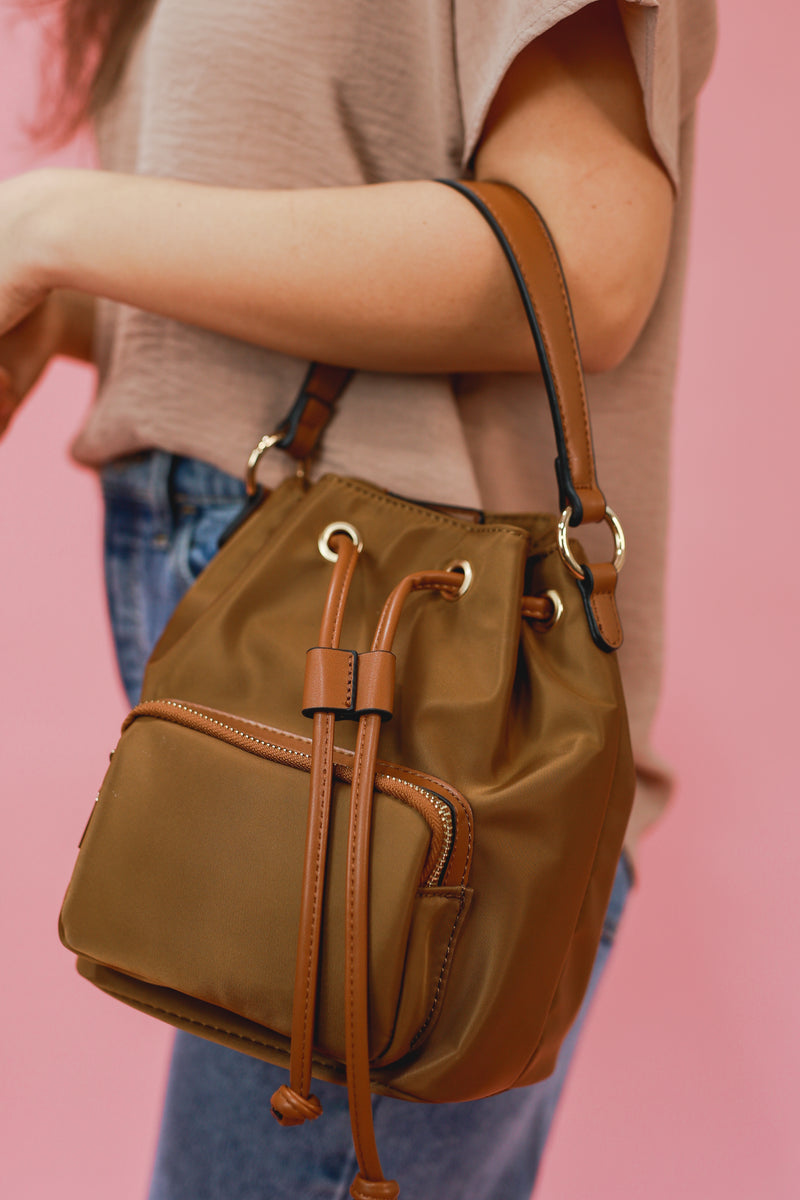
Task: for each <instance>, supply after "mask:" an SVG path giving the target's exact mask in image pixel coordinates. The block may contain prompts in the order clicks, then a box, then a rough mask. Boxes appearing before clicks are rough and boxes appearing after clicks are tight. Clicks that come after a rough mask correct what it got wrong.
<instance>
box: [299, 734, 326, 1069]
mask: <svg viewBox="0 0 800 1200" xmlns="http://www.w3.org/2000/svg"><path fill="white" fill-rule="evenodd" d="M324 724H325V729H324V732H323V742H322V746H321V747H320V753H321V755H322V779H321V787H322V805H323V806H325V805H326V803H327V789H328V756H329V748H330V740H331V739H330V731H331V725H332V724H333V721H332V718H331V717H329V716H327V715H326V716H325V718H324ZM323 813H324V807H323ZM324 827H325V822H324V819H323V820H321V821H320V825H319V828H318V829H317V837H316V847H315V859H314V896H313V900H312V904H311V937H310V938H309V940H308V953H307V957H306V992H305V1004H304V1009H303V1037H302V1041H301V1043H300V1086H301V1088H303V1089H304V1090H305V1091H307V1090H308V1088H307V1086H306V1051H307V1048H308V1045H309V1042H310V1041H311V1040H312V1038H311V1035H310V1033H309V1015H308V1010H309V1005H310V1003H311V975H312V972H313V967H314V943H315V941H316V940H317V939H316V938H315V933H318V927H317V914H318V912H319V881H320V870H321V860H322V848H323V841H324V836H323V835H324V832H325V828H324Z"/></svg>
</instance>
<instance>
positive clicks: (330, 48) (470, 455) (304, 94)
mask: <svg viewBox="0 0 800 1200" xmlns="http://www.w3.org/2000/svg"><path fill="white" fill-rule="evenodd" d="M587 2H590V0H391V3H385V4H384V3H379V2H378V0H336V3H335V4H334V3H330V2H327V0H233V2H231V0H156V2H155V4H154V6H153V8H152V10H151V12H150V16H149V18H148V20H147V22H146V24H145V25H144V26H143V28H142V30H141V32H140V34H139V35H138V36H137V39H136V42H135V44H134V46H133V47H132V51H131V54H130V56H129V58H128V62H127V66H126V71H125V75H124V78H123V80H122V84H121V87H120V89H119V91H118V92H117V94H116V96H115V98H114V100H113V101H112V103H111V105H110V106H109V107H108V109H107V110H106V111H105V112H104V114H103V116H102V118H101V120H100V121H99V124H98V130H97V134H98V144H99V152H100V161H101V165H102V166H103V167H104V168H106V169H108V170H117V171H124V172H130V173H136V174H142V175H151V176H161V177H169V178H175V179H184V180H193V181H196V182H200V183H206V184H216V185H224V186H230V187H245V188H306V187H321V186H326V185H336V186H346V185H357V184H365V183H375V182H385V181H390V180H409V179H429V178H435V177H437V176H463V175H466V174H468V172H469V162H470V159H471V156H472V154H473V152H474V150H475V147H476V145H477V142H478V139H479V137H480V133H481V129H482V126H483V123H484V121H485V118H486V115H487V112H488V109H489V106H490V104H491V102H492V99H493V97H494V95H495V93H496V92H497V89H498V87H499V85H500V83H501V81H502V79H503V76H504V74H505V73H506V71H507V69H508V67H509V65H510V64H511V62H512V61H513V60H514V58H515V57H516V56H517V55H518V54H519V53H520V51H521V50H522V49H523V48H524V47H525V46H526V45H527V44H528V43H529V42H530V41H532V39H534V38H536V37H538V36H539V35H540V34H542V33H543V32H544V31H545V30H546V29H548V28H549V27H551V26H552V25H554V24H555V23H556V22H558V21H560V20H562V19H563V18H565V17H567V16H569V15H571V14H572V13H574V12H576V11H577V10H578V9H580V8H582V7H584V6H585V4H586V3H587ZM619 5H620V12H621V15H622V20H623V24H624V28H625V33H626V36H627V38H628V42H629V45H630V49H631V53H632V56H633V59H634V62H635V65H636V69H637V73H638V77H639V80H640V83H641V87H642V93H643V97H644V105H645V111H646V115H647V122H648V126H649V130H650V135H651V138H652V141H653V145H654V147H655V149H656V151H657V152H658V154H659V156H660V158H661V160H662V162H663V165H664V167H665V169H666V171H667V172H668V174H669V176H670V178H671V180H672V182H673V185H674V187H675V190H676V194H677V204H676V210H675V219H674V230H673V236H672V244H671V250H670V255H669V261H668V265H667V269H666V273H665V276H664V280H663V284H662V287H661V291H660V294H659V297H658V299H657V302H656V305H655V307H654V309H653V312H652V314H651V316H650V319H649V321H648V323H647V325H646V327H645V329H644V330H643V332H642V334H641V336H640V337H639V339H638V342H637V344H636V346H635V347H634V349H633V351H632V352H631V353H630V354H629V355H628V357H627V358H626V360H625V361H624V362H623V363H622V364H621V365H620V366H618V367H617V368H615V369H614V370H611V371H607V372H604V373H603V374H600V375H593V376H590V377H589V379H588V393H589V402H590V407H591V412H592V421H593V429H594V440H595V448H596V452H597V463H598V476H599V479H600V483H601V486H602V487H603V490H604V492H605V493H606V495H607V497H608V499H609V503H610V504H611V505H612V506H613V508H614V509H615V510H616V512H617V513H618V515H619V516H620V519H621V520H622V523H623V525H624V526H625V530H626V534H627V536H628V542H629V547H630V553H629V557H628V562H627V563H626V567H625V571H624V573H623V575H622V577H621V580H620V588H619V600H620V609H621V613H622V618H623V623H624V628H625V645H624V646H623V648H622V650H621V651H620V666H621V669H622V673H623V678H624V682H625V689H626V696H627V700H628V707H629V715H630V723H631V733H632V738H633V743H634V753H635V756H636V761H637V769H638V789H637V799H636V804H635V808H634V814H633V818H632V822H631V827H630V830H629V846H630V847H631V848H632V847H633V845H634V843H635V840H636V838H637V836H638V834H639V833H640V832H641V830H642V829H643V828H645V827H646V826H647V825H649V824H650V823H651V822H652V821H653V819H654V818H655V817H656V816H657V815H658V812H659V811H660V809H661V808H662V806H663V804H664V803H665V800H666V798H667V795H668V791H669V774H668V771H666V769H665V768H664V766H663V764H661V763H660V762H659V761H658V760H657V759H656V758H655V757H654V755H653V754H652V752H651V750H650V748H649V745H648V734H649V728H650V725H651V722H652V718H653V715H654V711H655V706H656V702H657V698H658V690H659V684H660V675H661V658H662V609H663V582H664V555H665V537H666V517H667V473H668V461H669V434H670V410H671V400H672V392H673V385H674V379H675V367H676V358H677V339H678V327H679V316H680V304H681V294H682V290H683V278H684V265H685V254H686V246H687V219H688V207H689V196H690V172H691V155H692V132H693V124H694V122H693V115H694V109H695V101H696V98H697V94H698V91H699V89H700V87H701V85H702V83H703V81H704V79H705V77H706V75H707V74H708V70H709V67H710V63H711V58H712V55H713V48H714V41H715V13H714V4H713V0H619ZM531 198H532V199H533V200H535V199H536V197H535V196H532V197H531ZM546 215H547V214H545V216H546ZM96 360H97V364H98V368H99V386H98V392H97V397H96V401H95V403H94V404H93V406H92V408H91V410H90V412H89V414H88V417H87V419H86V421H85V423H84V425H83V428H82V429H81V430H80V432H79V434H78V436H77V439H76V441H75V443H74V448H73V449H74V454H75V456H76V458H77V459H78V460H79V461H81V462H83V463H87V464H90V465H100V464H101V463H104V462H107V461H108V460H110V459H114V458H118V457H120V456H125V455H130V454H133V453H136V452H138V451H141V450H144V449H148V448H153V447H157V448H160V449H163V450H166V451H168V452H171V453H174V454H179V455H189V456H193V457H197V458H201V459H204V460H206V461H208V462H210V463H213V464H215V465H216V466H218V467H220V468H222V469H223V470H225V471H228V472H230V473H232V474H235V475H241V474H242V471H243V464H244V463H245V461H246V459H247V455H248V453H249V451H250V449H251V448H252V447H253V446H254V445H255V443H256V442H257V441H258V439H259V438H260V437H261V435H262V434H263V433H265V432H269V431H271V430H272V429H273V428H275V426H276V424H277V423H278V422H279V420H280V418H281V417H282V416H283V415H284V414H285V412H286V410H287V409H288V408H289V406H290V403H291V401H292V399H293V398H294V395H295V393H296V390H297V387H298V384H299V382H300V380H301V378H302V377H303V374H304V372H305V370H306V367H307V364H306V363H304V362H300V361H298V360H297V359H293V358H289V357H286V356H284V355H281V354H276V353H273V352H272V351H270V350H266V349H263V348H261V347H259V346H255V345H251V344H248V343H245V342H243V341H239V340H236V339H234V338H230V337H226V336H223V335H221V334H216V333H211V332H208V331H206V330H202V329H199V328H196V327H193V326H189V325H185V324H181V323H180V322H178V321H173V320H169V319H166V318H164V317H160V316H155V315H153V314H151V313H147V312H143V311H140V310H137V309H134V308H131V307H128V306H125V305H120V304H116V303H111V302H108V301H104V300H101V301H99V302H98V320H97V331H96ZM553 459H554V443H553V433H552V428H551V425H550V416H549V409H548V405H547V400H546V397H545V394H544V389H543V386H542V383H541V381H540V379H539V378H538V377H536V376H532V375H521V374H520V375H510V374H504V375H499V374H497V375H469V376H466V375H464V376H460V377H457V378H450V377H447V376H417V375H403V376H400V375H388V374H384V375H379V374H372V373H367V372H361V373H359V374H357V375H356V377H355V378H354V379H353V381H352V382H351V384H350V385H349V387H348V389H347V391H346V393H345V395H344V397H343V399H342V401H341V404H340V408H339V411H338V413H337V415H336V417H335V418H334V420H333V422H332V423H331V425H330V427H329V429H328V431H327V432H326V435H325V439H324V445H323V448H322V453H321V454H320V456H319V458H318V460H317V462H316V465H315V468H314V470H315V472H316V473H317V474H321V473H323V472H326V471H335V472H338V473H344V474H351V475H357V476H361V477H362V478H366V479H370V480H372V481H374V482H377V483H380V484H381V485H383V486H386V487H388V488H390V489H391V490H393V491H396V492H400V493H403V494H405V495H408V496H412V497H418V498H424V499H430V500H440V501H446V502H449V503H453V504H462V505H467V506H476V507H485V508H487V509H493V510H495V511H501V512H502V511H505V512H509V511H515V510H516V511H524V510H540V511H554V509H555V507H556V504H557V498H556V484H555V477H554V472H553ZM292 469H293V468H292V467H291V465H290V464H289V462H288V460H286V458H285V456H281V455H279V454H274V455H273V456H269V455H268V456H267V457H266V459H265V460H264V464H263V468H262V470H261V472H260V478H261V479H262V481H263V482H264V483H266V484H267V485H270V484H275V483H277V482H278V481H279V480H280V479H281V478H282V477H283V476H284V475H285V474H287V473H288V472H290V471H291V470H292Z"/></svg>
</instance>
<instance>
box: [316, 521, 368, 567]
mask: <svg viewBox="0 0 800 1200" xmlns="http://www.w3.org/2000/svg"><path fill="white" fill-rule="evenodd" d="M335 533H346V534H347V536H348V537H349V538H350V541H351V542H352V543H353V545H354V546H355V548H356V550H357V551H358V553H359V554H360V553H361V551H362V550H363V549H364V543H363V542H362V540H361V534H360V533H359V532H358V530H357V529H356V527H355V525H351V524H350V523H349V522H348V521H334V522H333V523H332V524H330V525H326V526H325V528H324V529H323V531H322V533H321V534H320V535H319V541H318V542H317V545H318V546H319V552H320V554H321V555H322V557H323V558H324V559H326V560H327V561H328V562H336V560H337V559H338V557H339V555H338V554H337V553H336V551H335V550H331V545H330V543H331V538H332V537H333V535H334V534H335Z"/></svg>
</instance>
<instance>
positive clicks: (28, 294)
mask: <svg viewBox="0 0 800 1200" xmlns="http://www.w3.org/2000/svg"><path fill="white" fill-rule="evenodd" d="M55 178H57V177H54V176H53V175H52V173H50V172H46V171H33V172H31V173H30V174H28V175H19V176H17V177H16V178H14V179H9V180H6V181H5V182H3V183H0V435H2V434H3V433H4V432H5V430H6V429H7V427H8V424H9V421H10V420H11V418H12V416H13V415H14V413H15V412H16V410H17V409H18V408H19V406H20V404H21V403H22V401H23V400H24V399H25V397H26V396H27V395H28V393H29V392H30V390H31V388H32V387H33V386H34V384H35V383H36V382H37V380H38V379H39V377H40V376H41V374H42V372H43V371H44V369H45V367H46V366H47V364H48V363H49V361H50V359H51V358H52V357H53V356H54V355H56V354H67V355H70V356H71V357H73V358H79V359H84V360H87V361H88V360H89V359H90V356H91V345H92V332H93V324H94V302H93V299H92V297H90V296H86V295H81V294H79V293H73V292H66V291H52V290H50V287H49V286H48V283H47V282H46V272H45V270H44V269H43V266H42V264H43V262H44V259H45V256H44V253H43V246H42V244H41V242H42V239H41V237H40V235H39V233H38V228H39V222H38V221H37V215H38V213H39V211H40V209H41V208H42V206H43V205H44V204H45V202H46V201H47V199H48V197H49V196H50V193H51V191H52V188H53V184H54V179H55Z"/></svg>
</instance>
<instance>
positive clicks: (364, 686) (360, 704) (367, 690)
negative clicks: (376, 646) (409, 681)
mask: <svg viewBox="0 0 800 1200" xmlns="http://www.w3.org/2000/svg"><path fill="white" fill-rule="evenodd" d="M396 662H397V660H396V658H395V656H394V655H393V654H392V652H391V650H368V651H367V652H366V653H365V654H359V656H358V686H357V687H356V707H355V712H354V714H353V715H354V716H355V717H356V718H360V717H366V716H367V715H369V714H370V713H374V714H375V715H377V716H379V717H380V719H381V720H382V721H388V720H389V718H390V717H391V715H392V713H393V712H394V680H395V665H396Z"/></svg>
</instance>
